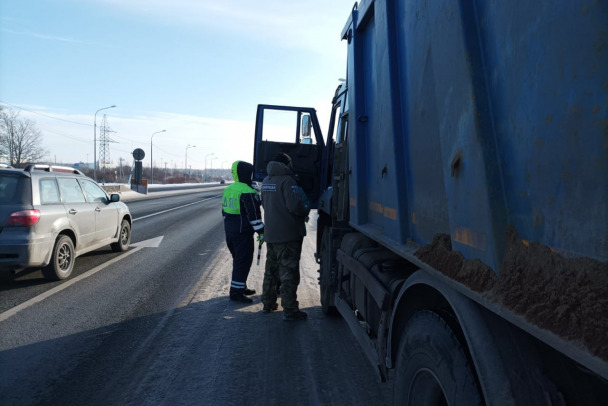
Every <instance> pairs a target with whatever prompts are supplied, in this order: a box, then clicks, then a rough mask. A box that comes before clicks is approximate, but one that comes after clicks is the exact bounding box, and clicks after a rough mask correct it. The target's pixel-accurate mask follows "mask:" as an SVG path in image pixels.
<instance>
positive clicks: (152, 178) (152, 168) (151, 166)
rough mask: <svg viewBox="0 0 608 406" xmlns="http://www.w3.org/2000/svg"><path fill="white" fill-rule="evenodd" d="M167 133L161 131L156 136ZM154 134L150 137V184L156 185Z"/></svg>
mask: <svg viewBox="0 0 608 406" xmlns="http://www.w3.org/2000/svg"><path fill="white" fill-rule="evenodd" d="M165 131H167V130H160V131H157V132H155V133H154V134H158V133H164V132H165ZM154 134H152V136H151V137H150V184H152V183H154V160H153V159H152V151H153V150H152V138H154Z"/></svg>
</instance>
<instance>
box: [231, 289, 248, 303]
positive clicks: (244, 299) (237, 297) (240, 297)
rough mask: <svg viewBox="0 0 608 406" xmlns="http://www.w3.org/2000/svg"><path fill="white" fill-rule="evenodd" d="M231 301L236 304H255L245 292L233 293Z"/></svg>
mask: <svg viewBox="0 0 608 406" xmlns="http://www.w3.org/2000/svg"><path fill="white" fill-rule="evenodd" d="M230 300H232V301H234V302H241V303H253V299H251V298H249V297H247V296H245V295H244V294H243V292H239V293H231V294H230Z"/></svg>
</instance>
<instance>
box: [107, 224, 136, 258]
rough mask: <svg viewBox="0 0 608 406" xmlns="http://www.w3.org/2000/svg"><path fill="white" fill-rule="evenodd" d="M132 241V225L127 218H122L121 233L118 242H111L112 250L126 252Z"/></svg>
mask: <svg viewBox="0 0 608 406" xmlns="http://www.w3.org/2000/svg"><path fill="white" fill-rule="evenodd" d="M130 242H131V225H130V224H129V222H128V221H127V220H125V219H123V220H122V223H121V224H120V234H119V236H118V242H115V243H112V244H110V247H112V251H114V252H124V251H126V250H127V249H128V248H129V243H130Z"/></svg>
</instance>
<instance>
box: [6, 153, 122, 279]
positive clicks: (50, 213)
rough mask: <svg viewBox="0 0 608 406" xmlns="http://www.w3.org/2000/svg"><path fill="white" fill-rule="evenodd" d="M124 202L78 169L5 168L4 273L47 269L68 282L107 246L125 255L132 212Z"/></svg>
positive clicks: (52, 276) (50, 274)
mask: <svg viewBox="0 0 608 406" xmlns="http://www.w3.org/2000/svg"><path fill="white" fill-rule="evenodd" d="M119 200H120V196H119V195H118V194H112V195H111V196H108V195H107V193H106V192H105V191H104V190H103V189H102V188H101V187H100V186H99V185H98V184H97V183H95V182H94V181H93V180H92V179H91V178H89V177H87V176H85V175H84V174H83V173H82V172H80V171H78V170H76V169H73V168H69V167H61V166H50V165H28V166H27V167H26V168H25V169H0V273H5V274H6V273H11V272H13V273H15V272H18V271H21V270H23V269H26V268H42V274H43V275H44V277H45V278H47V279H50V280H59V279H66V278H68V277H69V276H70V275H71V273H72V270H73V269H74V260H75V258H76V257H77V256H79V255H82V254H84V253H86V252H89V251H93V250H96V249H98V248H101V247H103V246H105V245H108V244H110V246H111V247H112V250H114V251H116V252H120V251H126V250H127V249H128V248H129V243H130V242H131V213H130V212H129V208H128V207H127V205H126V204H124V203H122V202H119ZM4 276H6V275H4Z"/></svg>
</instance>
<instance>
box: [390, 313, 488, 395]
mask: <svg viewBox="0 0 608 406" xmlns="http://www.w3.org/2000/svg"><path fill="white" fill-rule="evenodd" d="M394 404H395V405H411V406H430V405H481V404H483V402H482V400H481V395H480V392H479V389H478V385H477V383H476V379H475V374H474V372H473V370H472V369H471V366H470V364H469V362H468V358H467V356H466V354H465V352H464V351H463V349H462V348H461V345H460V343H459V342H458V339H457V338H456V336H455V335H454V332H453V331H452V329H451V328H450V327H449V326H448V325H447V324H446V323H445V322H444V321H443V320H442V319H441V317H439V315H437V314H436V313H434V312H432V311H428V310H424V311H420V312H417V313H416V314H414V315H413V316H412V318H411V319H410V320H409V322H408V323H407V325H406V327H405V329H404V333H403V336H402V338H401V343H400V344H399V353H398V355H397V366H396V371H395V386H394Z"/></svg>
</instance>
